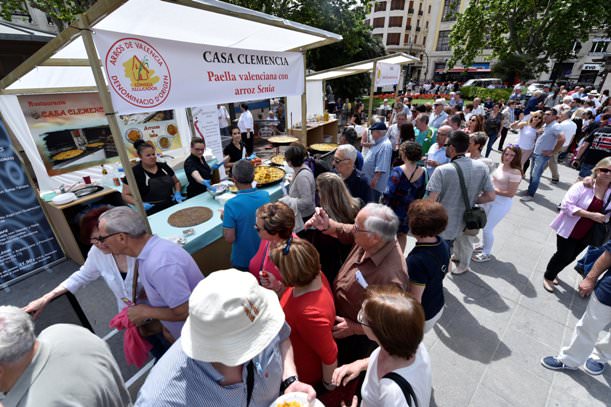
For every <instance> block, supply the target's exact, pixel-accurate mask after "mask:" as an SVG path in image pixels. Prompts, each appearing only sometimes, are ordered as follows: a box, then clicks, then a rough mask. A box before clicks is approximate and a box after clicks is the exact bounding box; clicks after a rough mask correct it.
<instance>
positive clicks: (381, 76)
mask: <svg viewBox="0 0 611 407" xmlns="http://www.w3.org/2000/svg"><path fill="white" fill-rule="evenodd" d="M400 76H401V65H399V64H388V63H385V62H378V63H377V64H376V74H375V87H376V88H380V87H384V86H394V85H396V84H398V83H399V77H400Z"/></svg>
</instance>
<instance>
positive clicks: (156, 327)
mask: <svg viewBox="0 0 611 407" xmlns="http://www.w3.org/2000/svg"><path fill="white" fill-rule="evenodd" d="M137 294H138V259H136V264H135V265H134V278H133V281H132V302H133V303H134V305H136V299H137ZM138 332H139V333H140V336H142V337H143V338H144V337H147V336H153V335H157V334H159V333H161V332H163V325H161V321H160V320H158V319H151V320H149V321H148V322H146V323H145V324H142V325H140V326H139V327H138Z"/></svg>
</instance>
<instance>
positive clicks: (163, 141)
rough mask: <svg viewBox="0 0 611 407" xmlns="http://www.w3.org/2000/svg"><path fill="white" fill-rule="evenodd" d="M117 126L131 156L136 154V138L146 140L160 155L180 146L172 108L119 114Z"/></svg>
mask: <svg viewBox="0 0 611 407" xmlns="http://www.w3.org/2000/svg"><path fill="white" fill-rule="evenodd" d="M119 128H120V129H121V134H123V140H124V142H125V145H126V147H127V151H128V153H129V154H130V155H131V156H132V157H136V156H137V154H136V150H135V149H134V143H135V142H136V141H138V140H144V141H147V142H148V143H149V144H151V145H152V146H153V147H155V149H156V150H157V153H158V154H161V155H163V154H166V153H169V152H170V151H173V150H179V149H181V148H182V142H181V141H180V134H179V132H178V125H177V124H176V116H175V114H174V110H163V111H159V112H148V113H135V114H123V115H119Z"/></svg>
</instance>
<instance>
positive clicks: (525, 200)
mask: <svg viewBox="0 0 611 407" xmlns="http://www.w3.org/2000/svg"><path fill="white" fill-rule="evenodd" d="M534 200H535V197H534V196H530V195H524V196H523V197H522V198H520V201H522V202H530V201H534Z"/></svg>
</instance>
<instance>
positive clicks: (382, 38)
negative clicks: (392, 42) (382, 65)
mask: <svg viewBox="0 0 611 407" xmlns="http://www.w3.org/2000/svg"><path fill="white" fill-rule="evenodd" d="M372 36H373V37H374V38H377V39H378V40H380V43H382V42H384V34H372Z"/></svg>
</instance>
